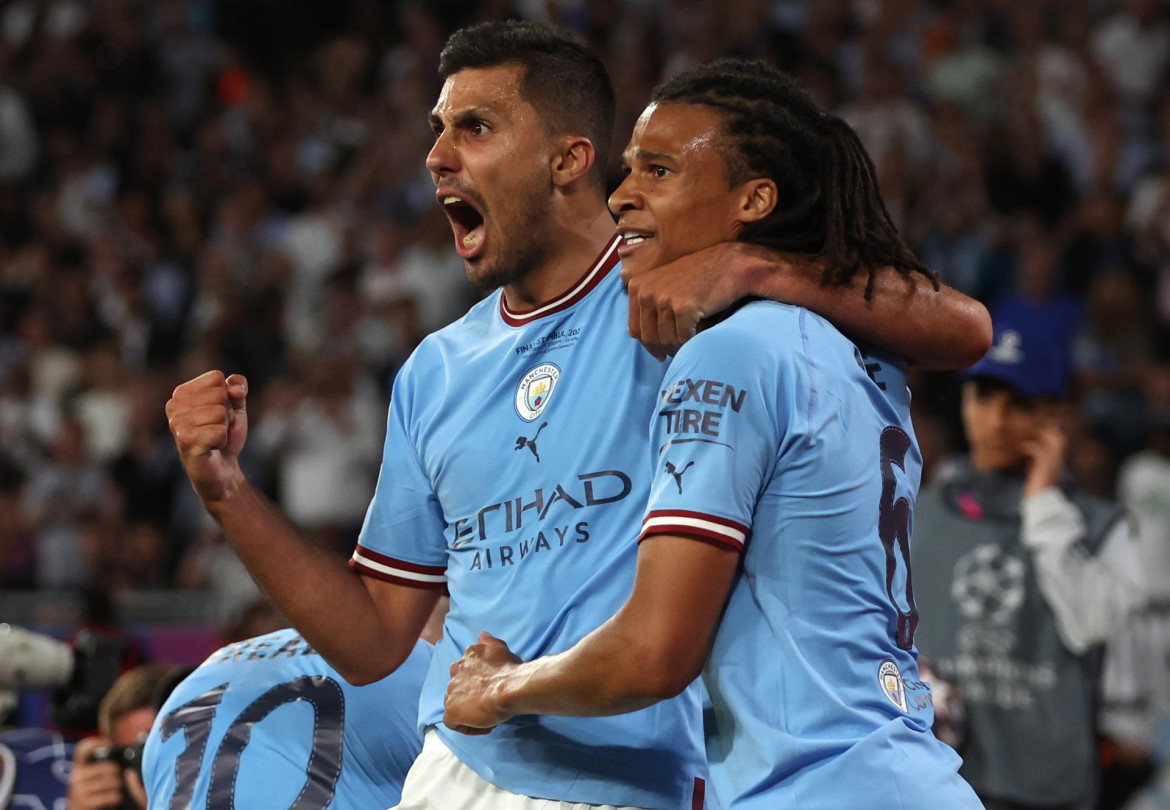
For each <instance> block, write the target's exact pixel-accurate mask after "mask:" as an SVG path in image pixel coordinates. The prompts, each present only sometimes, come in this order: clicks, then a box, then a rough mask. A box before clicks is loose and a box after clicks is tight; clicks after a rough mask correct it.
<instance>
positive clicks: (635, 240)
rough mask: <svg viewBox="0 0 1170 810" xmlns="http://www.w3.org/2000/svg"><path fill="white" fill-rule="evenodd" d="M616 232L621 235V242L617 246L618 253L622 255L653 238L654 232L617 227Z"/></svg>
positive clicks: (626, 254)
mask: <svg viewBox="0 0 1170 810" xmlns="http://www.w3.org/2000/svg"><path fill="white" fill-rule="evenodd" d="M618 233H619V234H621V237H622V244H621V245H619V246H618V255H619V256H622V257H625V256H628V255H629V254H630V253H633V252H634V251H635V250H636V249H637V248H638V246H640V245H642V244H645V243H646V242H648V241H649V240H651V239H653V238H654V234H653V233H651V232H650V231H639V230H634V229H632V228H619V229H618Z"/></svg>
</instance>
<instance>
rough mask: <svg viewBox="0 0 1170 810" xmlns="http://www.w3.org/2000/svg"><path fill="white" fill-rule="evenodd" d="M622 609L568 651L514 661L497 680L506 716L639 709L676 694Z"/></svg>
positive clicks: (671, 680)
mask: <svg viewBox="0 0 1170 810" xmlns="http://www.w3.org/2000/svg"><path fill="white" fill-rule="evenodd" d="M623 612H624V611H623ZM623 612H619V613H618V614H617V615H615V616H614V617H613V618H612V619H610V620H609V621H608V622H606V623H605V624H604V625H602V626H601V627H599V628H598V629H597V630H595V631H593V632H592V633H590V634H589V635H588V636H586V637H585V638H584V639H582V640H581V641H580V642H579V643H578V644H577V645H576V646H575V647H573V648H572V649H571V650H568V651H566V652H563V653H560V654H558V655H551V656H547V657H545V658H538V659H536V660H535V661H529V662H528V663H525V664H518V665H516V667H515V668H513V669H511V671H510V672H509V673H508V674H507V675H506V676H505V677H504V678H502V679H501V683H500V684H499V689H498V693H497V694H498V698H497V699H498V700H499V702H500V706H501V708H503V709H504V710H505V711H506V712H507V714H508V715H509V716H516V715H521V714H554V715H566V716H573V717H600V716H605V715H613V714H625V713H626V712H633V711H637V710H639V709H644V708H646V707H647V706H651V705H653V704H655V703H657V702H658V701H660V700H664V699H666V698H669V697H673V696H674V695H676V694H678V693H679V691H681V688H680V687H678V685H677V683H676V681H677V679H675V678H672V677H670V673H669V672H664V671H663V669H664V667H663V662H661V661H659V660H656V656H655V655H654V653H653V652H652V651H651V650H649V649H648V648H647V646H646V644H645V643H639V641H638V634H636V633H633V632H630V631H629V629H628V628H627V624H628V621H627V620H626V619H625V618H623ZM627 615H628V614H627ZM690 680H691V679H689V678H688V679H686V680H685V681H684V682H683V684H682V686H683V687H685V685H686V683H689V682H690Z"/></svg>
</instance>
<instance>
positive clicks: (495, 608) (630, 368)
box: [351, 237, 706, 810]
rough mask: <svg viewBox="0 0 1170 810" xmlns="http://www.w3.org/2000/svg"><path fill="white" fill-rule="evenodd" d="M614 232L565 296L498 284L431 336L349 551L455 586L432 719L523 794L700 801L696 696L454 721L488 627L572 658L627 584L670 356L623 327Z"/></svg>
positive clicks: (377, 571)
mask: <svg viewBox="0 0 1170 810" xmlns="http://www.w3.org/2000/svg"><path fill="white" fill-rule="evenodd" d="M617 244H618V242H617V239H616V237H615V239H614V240H613V241H612V242H610V244H609V245H608V246H607V247H606V249H605V251H604V252H603V253H602V254H601V256H600V257H599V258H598V259H597V260H596V261H595V262H594V264H593V265H592V266H590V267H589V268H583V270H585V273H584V275H583V276H582V277H581V279H580V281H579V282H578V283H577V284H576V285H575V286H574V287H573V288H572V289H571V290H569V291H568V292H566V293H565V295H563V296H561V297H560V298H558V299H556V300H554V301H551V302H549V303H547V304H545V305H544V306H542V307H540V308H538V309H536V310H533V311H530V312H513V311H511V310H509V309H508V307H507V306H506V303H505V302H504V300H503V295H502V292H497V293H495V294H494V295H492V296H489V297H488V298H487V299H485V300H484V301H482V302H480V303H479V304H478V305H476V306H475V307H473V308H472V309H471V311H470V312H468V314H467V315H465V316H464V317H463V318H462V319H460V320H459V321H457V322H455V323H454V324H452V325H451V326H448V327H446V328H445V329H442V330H440V331H439V332H436V333H435V334H433V335H431V336H429V337H428V338H426V339H425V340H424V341H423V343H422V345H420V346H419V348H418V349H417V350H416V351H415V353H414V354H413V355H412V357H411V358H410V360H409V361H408V362H407V363H406V365H405V366H404V367H403V369H402V371H401V373H400V374H399V377H398V379H397V381H396V383H395V388H394V394H393V397H392V402H391V406H390V418H389V424H388V428H387V439H386V449H385V455H384V458H383V465H382V472H381V475H380V478H379V482H378V488H377V492H376V494H375V496H374V499H373V502H372V503H371V505H370V508H369V511H368V513H367V515H366V521H365V525H364V527H363V528H362V533H361V537H360V539H359V545H358V549H357V550H356V552H355V554H354V556H353V559H352V560H351V564H352V565H353V566H354V567H355V568H357V569H358V570H359V571H361V572H362V573H364V574H366V575H368V576H374V577H380V578H384V579H387V580H389V581H391V582H396V583H399V584H406V585H410V586H414V587H431V588H446V589H448V590H449V592H450V595H451V610H450V613H448V615H447V620H446V624H445V626H444V632H443V639H442V640H441V641H440V642H439V643H438V645H437V646H436V649H435V658H434V661H433V663H432V665H431V669H430V672H429V674H428V676H427V681H426V685H425V686H424V689H423V697H422V703H421V712H420V718H419V721H420V723H421V724H422V725H424V726H436V727H437V731H438V733H439V734H440V736H441V737H442V739H443V741H444V742H445V743H446V744H447V745H448V746H449V747H450V748H451V749H452V750H453V751H454V752H455V753H456V755H457V756H458V757H459V758H460V759H461V760H462V761H463V762H464V763H465V764H467V765H468V766H469V767H471V768H472V769H473V770H474V771H475V772H476V773H478V774H479V775H480V776H482V777H483V778H485V779H486V780H488V781H489V782H492V783H493V784H495V785H497V786H499V787H501V788H503V789H505V790H508V791H511V792H513V793H518V794H521V795H525V796H534V797H539V798H549V799H559V800H571V801H574V802H585V803H590V804H614V805H632V806H638V807H646V808H662V810H673V808H685V810H690V808H691V807H692V796H693V794H694V792H695V790H696V782H695V780H696V779H698V778H703V777H705V770H706V769H705V765H704V762H703V759H704V757H703V752H702V723H701V715H700V709H699V705H698V699H697V694H696V690H695V689H694V688H692V689H688V690H687V691H686V692H685V693H684V694H683V695H682V696H681V697H679V698H676V699H674V700H670V701H665V702H663V703H660V704H658V705H656V706H653V707H651V708H648V709H645V710H643V711H639V712H635V713H633V714H628V715H622V716H618V717H603V718H572V717H531V716H525V717H516V718H513V719H512V720H511V721H509V722H508V723H505V724H504V725H502V726H501V727H499V728H497V729H496V730H494V731H493V732H492V733H491V734H490V735H486V736H482V737H468V736H464V735H461V734H458V733H456V732H452V731H450V730H449V729H447V728H446V727H445V726H443V725H442V723H441V721H442V714H443V696H444V694H445V692H446V686H447V681H448V679H449V668H450V666H451V664H452V662H454V661H455V660H456V659H458V658H459V657H460V656H461V655H462V653H463V650H464V649H465V648H466V647H467V646H468V645H470V644H474V643H475V642H476V639H477V637H478V635H479V632H480V631H481V630H486V631H488V632H490V633H492V634H493V635H495V636H496V637H498V638H501V639H503V640H504V641H506V642H507V643H508V644H509V646H510V647H511V648H512V650H513V651H514V652H515V653H516V654H517V655H519V656H520V657H521V658H523V659H525V660H529V659H532V658H535V657H538V656H541V655H548V654H550V653H556V652H561V651H563V650H566V649H568V648H569V647H571V646H573V644H575V643H576V642H577V641H579V640H580V639H581V638H582V637H584V636H585V635H586V634H588V633H589V632H590V631H592V630H594V629H595V628H596V627H598V626H599V625H600V624H602V623H603V622H604V621H605V620H607V619H608V618H610V616H612V615H613V614H614V613H615V612H617V610H618V608H620V607H621V606H622V605H623V604H624V603H625V600H626V598H627V597H628V596H629V593H630V589H631V587H632V585H633V579H634V571H635V567H636V556H637V542H636V540H637V531H638V525H639V521H640V520H641V517H642V512H643V510H644V508H645V505H646V494H647V491H648V488H649V483H650V469H649V467H648V465H647V463H646V425H647V424H649V422H650V418H651V416H652V414H653V413H654V412H655V410H656V404H657V401H658V394H659V388H660V383H661V381H662V374H663V372H664V370H665V365H664V364H661V363H658V362H656V361H655V360H654V359H653V358H652V357H651V356H650V355H649V354H647V353H646V351H645V350H643V349H642V348H641V346H640V345H639V344H638V343H637V342H636V341H634V340H633V339H632V338H630V337H629V335H627V334H626V320H627V311H628V299H627V297H626V295H625V293H624V291H623V289H622V285H621V279H620V275H619V272H618V270H617V268H618V258H617V254H616V248H617Z"/></svg>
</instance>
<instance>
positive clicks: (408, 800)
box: [391, 729, 638, 810]
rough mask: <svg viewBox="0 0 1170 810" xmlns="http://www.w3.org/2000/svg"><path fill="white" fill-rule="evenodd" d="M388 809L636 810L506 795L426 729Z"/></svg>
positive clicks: (507, 793) (610, 805) (635, 809)
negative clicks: (399, 793)
mask: <svg viewBox="0 0 1170 810" xmlns="http://www.w3.org/2000/svg"><path fill="white" fill-rule="evenodd" d="M391 810H638V808H635V807H615V806H614V805H612V804H579V803H578V804H574V803H573V802H559V801H555V800H553V799H534V798H532V797H531V796H520V795H518V794H515V793H509V792H508V791H506V790H501V789H500V788H498V787H496V786H495V785H493V784H492V783H491V782H488V781H487V780H485V779H484V778H483V777H481V776H480V775H479V774H477V773H476V772H475V771H473V770H471V768H469V767H467V766H466V765H464V764H463V762H462V761H461V760H460V759H459V757H457V756H455V755H454V754H453V753H451V749H450V748H448V747H447V746H446V745H444V744H443V741H442V740H441V739H439V735H438V734H436V733H435V730H434V729H427V733H426V735H425V736H424V737H423V747H422V752H421V753H420V754H419V755H418V759H416V760H415V761H414V764H413V765H411V766H410V771H409V772H408V773H407V774H406V782H405V784H403V786H402V801H400V802H399V803H398V805H397V806H395V807H393V808H391Z"/></svg>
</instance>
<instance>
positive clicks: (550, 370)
mask: <svg viewBox="0 0 1170 810" xmlns="http://www.w3.org/2000/svg"><path fill="white" fill-rule="evenodd" d="M560 378H561V370H560V369H559V368H557V367H556V366H554V365H553V364H552V363H541V364H540V365H539V366H537V367H536V368H534V369H532V370H531V371H529V372H528V373H527V374H525V375H524V377H523V378H522V379H521V380H520V385H519V387H518V388H517V389H516V413H517V414H519V415H520V418H521V419H523V420H524V421H525V422H531V421H533V420H534V419H536V417H538V416H540V415H541V414H542V413H543V412H544V409H545V408H547V407H548V401H549V400H550V399H552V395H553V391H554V390H556V387H557V380H559V379H560Z"/></svg>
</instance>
